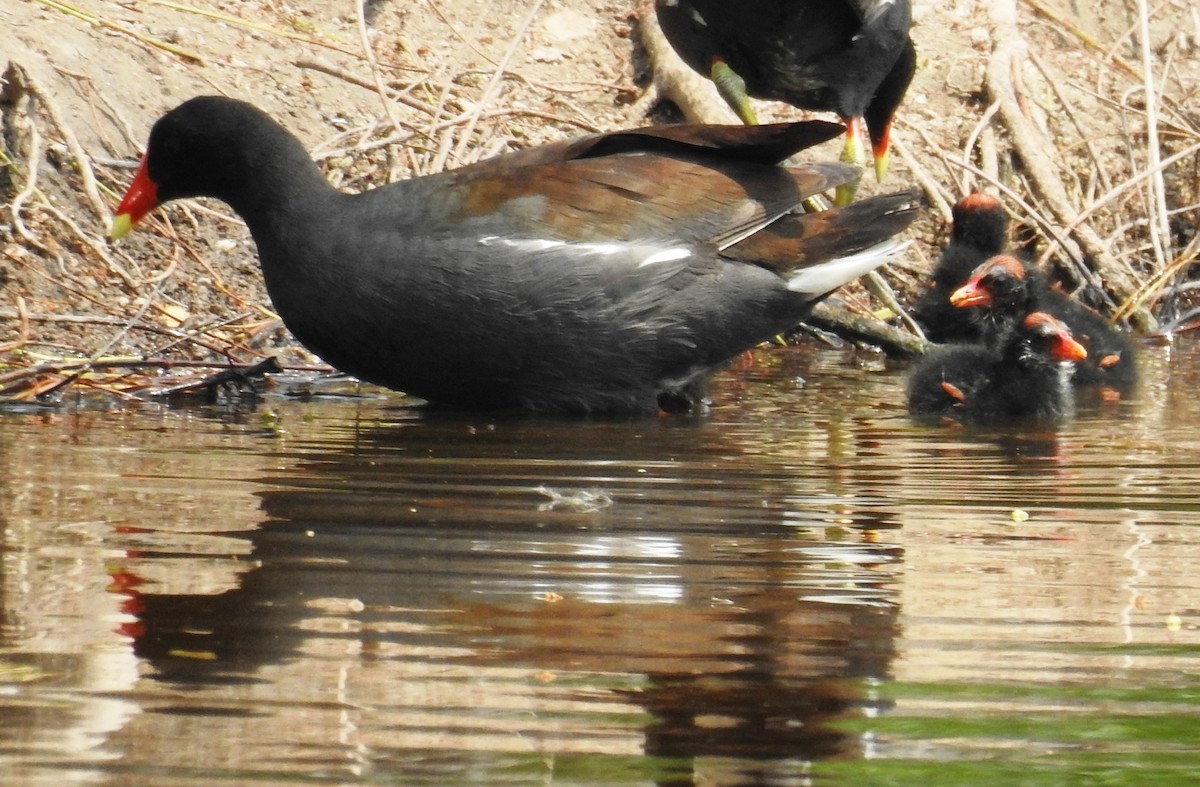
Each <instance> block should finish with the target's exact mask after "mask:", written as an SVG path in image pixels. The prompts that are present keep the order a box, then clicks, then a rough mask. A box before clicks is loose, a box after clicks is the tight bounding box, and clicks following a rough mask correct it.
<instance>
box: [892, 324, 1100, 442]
mask: <svg viewBox="0 0 1200 787" xmlns="http://www.w3.org/2000/svg"><path fill="white" fill-rule="evenodd" d="M1086 355H1087V351H1086V350H1084V349H1083V347H1082V346H1081V345H1080V344H1079V343H1078V342H1076V341H1075V340H1074V339H1073V338H1071V332H1070V330H1069V329H1068V328H1067V326H1066V325H1064V324H1063V323H1062V322H1061V321H1059V320H1057V319H1055V318H1054V317H1052V316H1050V315H1049V314H1046V313H1045V312H1032V313H1029V314H1026V315H1024V316H1023V317H1022V318H1021V319H1020V320H1019V321H1018V322H1017V324H1016V325H1015V326H1013V328H1012V330H1011V331H1009V332H1008V334H1007V336H1006V337H1005V339H1004V341H1003V343H1002V344H1001V345H1000V346H999V347H995V348H993V347H987V346H985V345H982V344H951V345H946V346H944V347H940V348H938V349H936V350H934V351H933V352H931V353H930V354H928V355H926V356H925V357H923V358H922V359H921V360H920V361H919V362H917V364H916V365H915V366H914V367H913V370H912V373H911V375H910V377H909V382H908V407H909V410H910V411H911V412H913V413H914V414H917V415H922V416H939V417H941V416H949V417H952V418H955V419H957V420H961V421H968V422H975V423H978V422H997V421H1004V420H1008V419H1015V418H1042V419H1055V418H1061V417H1063V416H1066V415H1069V414H1070V412H1071V410H1072V407H1073V402H1074V399H1073V394H1072V390H1071V383H1070V375H1071V371H1072V367H1071V365H1070V364H1068V363H1066V362H1074V361H1080V360H1083V359H1084V358H1085V357H1086Z"/></svg>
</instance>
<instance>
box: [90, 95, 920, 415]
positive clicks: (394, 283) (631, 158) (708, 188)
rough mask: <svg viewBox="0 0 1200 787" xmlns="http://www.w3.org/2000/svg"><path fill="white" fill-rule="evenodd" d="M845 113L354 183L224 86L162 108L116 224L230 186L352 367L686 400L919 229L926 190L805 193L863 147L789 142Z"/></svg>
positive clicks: (491, 393) (555, 400) (288, 304)
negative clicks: (344, 184)
mask: <svg viewBox="0 0 1200 787" xmlns="http://www.w3.org/2000/svg"><path fill="white" fill-rule="evenodd" d="M840 131H841V127H840V126H836V125H833V124H827V123H817V124H814V123H812V122H809V123H788V124H778V125H774V126H757V127H751V126H711V127H710V126H678V127H663V128H651V129H643V130H639V131H628V132H615V133H611V134H599V135H593V136H590V137H585V138H583V139H580V140H575V141H571V142H565V143H560V144H556V145H547V146H544V147H540V148H534V149H530V150H527V151H521V152H518V153H514V154H511V155H509V156H502V157H500V158H497V159H493V160H490V161H484V162H481V163H479V164H475V165H472V166H469V167H464V168H462V169H459V170H455V171H451V172H445V173H441V174H438V175H432V176H428V177H423V178H416V179H413V180H408V181H402V182H398V183H392V184H389V185H386V186H383V187H380V188H377V189H374V190H371V191H367V192H364V193H362V194H355V195H350V194H343V193H341V192H339V191H337V190H335V189H334V188H332V187H331V186H330V185H329V184H328V183H327V182H326V180H325V179H324V177H323V176H322V174H321V172H320V170H318V169H317V167H316V165H315V164H314V163H313V162H312V160H311V159H310V158H309V156H308V154H307V153H306V152H305V150H304V148H303V146H302V145H301V144H300V142H299V140H297V139H296V138H295V137H294V136H292V135H291V134H290V133H288V132H287V131H286V130H284V129H283V127H281V126H280V125H279V124H277V123H275V122H274V121H273V120H271V119H270V118H269V117H267V116H266V115H265V114H263V113H262V112H260V111H259V110H257V109H256V108H254V107H253V106H251V105H249V104H246V103H243V102H240V101H234V100H231V99H226V98H220V97H201V98H196V99H192V100H190V101H187V102H185V103H184V104H182V105H180V106H179V107H177V108H175V109H173V110H171V111H170V112H168V113H167V114H166V115H164V116H163V117H162V118H160V119H159V120H158V121H157V122H156V123H155V125H154V128H153V130H152V131H151V133H150V141H149V144H148V146H147V151H146V155H145V157H144V159H143V160H142V165H141V167H140V168H139V170H138V173H137V174H136V175H135V177H134V182H133V184H132V185H131V186H130V188H129V191H128V192H127V193H126V195H125V198H124V200H123V201H122V203H121V206H120V208H119V210H118V218H117V220H116V222H114V225H113V231H112V235H113V237H114V238H115V237H119V236H120V235H122V234H124V232H126V231H127V230H128V229H129V227H130V226H132V224H133V223H134V222H136V221H137V220H138V219H139V218H141V217H142V216H143V215H144V214H145V213H146V212H148V211H149V210H150V209H152V208H153V207H155V206H156V205H158V204H160V203H163V202H167V201H169V200H173V199H178V198H181V197H194V196H211V197H216V198H217V199H221V200H223V201H225V202H227V203H228V204H229V205H230V206H231V207H232V208H233V210H234V211H236V212H237V213H238V215H240V216H241V217H242V218H243V219H244V220H245V221H246V224H247V225H248V227H249V229H250V232H251V234H252V235H253V237H254V240H255V243H256V244H257V246H258V253H259V257H260V260H261V263H262V268H263V274H264V277H265V279H266V284H267V291H268V293H269V294H270V296H271V300H272V303H273V304H274V306H275V308H276V309H277V310H278V312H279V314H280V316H281V317H282V318H283V321H284V323H285V324H286V325H287V327H288V328H289V329H290V330H291V331H292V333H293V334H294V335H295V336H296V338H297V339H299V340H300V342H302V343H303V344H304V345H305V346H306V347H308V348H309V349H310V350H312V351H313V352H315V353H316V354H317V355H319V356H321V357H322V358H324V359H325V360H326V361H327V362H329V363H330V364H332V365H333V366H335V367H337V368H338V369H341V370H342V371H345V372H348V373H350V374H353V375H356V376H358V377H360V378H362V379H364V380H367V381H370V382H375V383H379V384H381V385H384V386H388V387H390V388H395V389H398V390H402V391H405V392H408V393H410V394H413V395H415V396H418V397H420V398H423V399H426V400H429V401H432V402H437V403H443V404H449V405H454V406H459V407H467V408H476V409H478V408H488V409H491V408H506V407H522V408H528V409H535V410H551V411H634V412H655V411H657V410H658V409H659V408H663V409H670V410H682V409H687V408H689V407H692V406H695V405H696V404H697V403H699V402H700V401H701V400H702V397H703V396H704V391H705V386H706V383H707V380H708V378H709V375H710V374H711V373H712V372H713V370H714V369H716V368H718V367H720V366H721V365H722V364H724V363H725V362H727V361H728V360H729V359H731V358H732V357H734V356H736V355H737V354H738V353H740V352H742V351H743V350H745V349H747V348H749V347H751V346H753V345H754V344H756V343H758V342H760V341H764V340H766V339H769V338H770V337H772V336H775V335H776V334H778V333H780V332H782V331H785V330H787V329H789V328H791V327H793V326H794V325H795V324H796V323H797V322H799V321H800V320H801V319H802V318H803V317H804V316H805V315H806V314H807V313H808V311H809V309H810V308H811V306H812V304H813V303H814V302H815V301H817V300H819V299H820V298H821V297H823V296H824V295H825V294H827V293H828V292H830V291H831V290H833V289H835V288H836V287H838V286H840V285H841V284H843V283H845V282H846V281H849V280H851V279H854V278H856V277H857V276H859V275H861V274H862V273H864V272H865V271H867V270H871V269H873V268H874V267H876V266H878V265H879V264H882V263H883V262H885V261H886V260H887V259H888V258H889V257H890V256H891V255H892V254H894V253H895V252H896V251H897V250H898V249H899V248H900V247H901V246H902V245H903V244H901V243H899V242H898V241H895V240H889V239H890V238H892V236H893V235H895V234H896V233H897V232H899V231H900V230H902V229H903V228H904V227H906V226H907V225H908V224H909V223H910V222H911V220H912V218H913V216H914V214H915V209H916V207H915V199H914V197H913V195H912V194H899V195H888V196H882V197H877V198H872V199H869V200H863V201H861V202H858V203H855V204H854V205H852V206H849V207H847V208H843V209H840V210H831V211H824V212H821V213H814V214H807V215H806V214H803V213H793V211H795V210H797V209H798V208H799V206H800V205H801V202H802V201H803V200H804V199H806V198H807V197H808V196H810V195H812V194H814V193H817V192H822V191H824V190H826V189H829V188H833V187H836V186H838V185H840V184H842V183H845V182H848V181H849V180H850V179H852V178H854V177H855V175H856V172H857V170H856V168H853V167H847V166H845V165H842V164H835V163H821V164H810V165H806V166H801V167H795V168H784V167H781V166H778V165H777V162H779V161H781V160H782V159H784V158H786V157H787V156H790V155H792V154H793V153H794V152H796V151H797V150H798V149H801V148H803V147H806V146H808V145H811V144H815V143H816V142H820V141H824V140H827V139H830V138H832V137H833V136H836V135H837V134H838V133H839V132H840Z"/></svg>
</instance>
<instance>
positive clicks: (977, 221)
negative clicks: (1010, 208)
mask: <svg viewBox="0 0 1200 787" xmlns="http://www.w3.org/2000/svg"><path fill="white" fill-rule="evenodd" d="M952 219H953V222H952V224H951V229H950V242H949V243H948V244H946V248H945V249H944V250H943V251H942V255H941V257H939V258H938V262H937V265H935V266H934V268H933V280H932V282H931V283H930V286H929V289H928V290H926V291H925V292H924V293H922V295H921V297H920V298H919V299H917V302H916V303H915V304H914V305H913V309H912V315H913V318H914V319H915V320H916V321H917V322H918V323H920V324H921V328H922V329H923V330H924V331H925V338H927V339H929V340H930V341H933V342H970V341H976V340H978V339H979V338H980V330H979V325H978V321H977V320H976V319H974V318H973V317H972V315H971V314H969V313H967V312H964V311H963V310H962V309H958V308H955V307H954V305H953V304H951V303H950V294H951V293H953V292H954V291H955V290H957V289H958V288H959V287H961V286H962V285H963V284H965V283H966V281H967V279H969V278H971V273H972V272H973V271H974V270H975V269H976V268H977V267H979V266H980V265H981V264H983V262H984V261H986V260H987V259H988V258H990V257H993V256H995V255H997V254H1000V253H1001V252H1003V251H1004V250H1005V249H1006V248H1007V247H1008V214H1006V213H1005V212H1004V206H1003V205H1001V204H1000V200H998V199H996V198H995V197H993V196H991V195H988V194H983V193H981V192H976V193H974V194H968V195H967V196H965V197H963V198H962V199H960V200H959V201H958V202H957V203H955V205H954V208H953V211H952Z"/></svg>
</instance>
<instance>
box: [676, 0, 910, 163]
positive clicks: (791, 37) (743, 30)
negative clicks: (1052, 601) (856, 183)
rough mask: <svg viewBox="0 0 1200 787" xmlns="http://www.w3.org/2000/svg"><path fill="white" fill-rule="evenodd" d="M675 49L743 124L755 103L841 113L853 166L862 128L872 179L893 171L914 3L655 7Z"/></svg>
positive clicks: (696, 0) (683, 0) (705, 1)
mask: <svg viewBox="0 0 1200 787" xmlns="http://www.w3.org/2000/svg"><path fill="white" fill-rule="evenodd" d="M656 7H657V10H658V21H659V24H660V25H661V26H662V30H663V33H664V34H665V35H666V37H667V40H668V41H670V42H671V46H673V47H674V48H675V51H677V52H678V53H679V55H680V57H682V58H683V60H684V61H685V62H686V63H687V64H688V65H689V66H691V67H692V68H693V69H695V70H696V71H698V72H700V73H701V74H704V75H705V76H708V77H710V78H711V79H712V80H713V81H714V82H716V84H717V87H718V89H719V90H720V92H721V95H722V97H724V99H725V100H726V101H727V102H728V103H729V105H730V106H731V107H733V109H734V111H736V112H737V113H738V116H739V117H741V118H742V120H743V121H744V122H746V123H755V122H757V121H756V118H755V114H754V110H753V108H752V107H751V106H750V102H749V100H748V98H747V97H748V96H753V97H755V98H766V99H773V100H776V101H785V102H787V103H789V104H793V105H795V106H797V107H800V108H802V109H810V110H818V111H833V112H837V113H838V114H839V115H840V116H841V117H842V120H843V121H844V122H845V123H846V128H847V132H846V133H847V140H846V143H847V144H846V149H847V155H846V157H845V158H846V159H847V160H852V161H860V160H861V159H862V156H861V154H860V151H861V149H862V136H863V134H862V124H863V123H864V122H865V125H866V130H867V133H868V134H869V136H870V139H871V148H872V150H873V152H874V154H875V174H876V176H877V177H878V178H880V179H882V178H883V176H884V174H885V173H886V172H887V165H888V148H889V145H888V137H889V135H890V133H891V127H892V118H893V116H894V115H895V114H896V108H897V107H899V106H900V102H901V100H902V99H903V98H904V94H905V92H906V91H907V90H908V85H909V82H911V81H912V77H913V73H914V72H915V71H916V63H917V55H916V51H915V50H914V49H913V44H912V39H911V38H909V28H910V27H911V26H912V7H911V3H910V2H909V0H738V1H737V2H733V0H656Z"/></svg>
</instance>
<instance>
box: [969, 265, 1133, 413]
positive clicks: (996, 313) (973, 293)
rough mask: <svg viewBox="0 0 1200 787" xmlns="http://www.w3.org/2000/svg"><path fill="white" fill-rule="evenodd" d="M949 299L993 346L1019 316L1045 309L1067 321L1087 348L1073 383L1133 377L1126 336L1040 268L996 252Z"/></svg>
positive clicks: (1111, 384) (1123, 382) (1118, 386)
mask: <svg viewBox="0 0 1200 787" xmlns="http://www.w3.org/2000/svg"><path fill="white" fill-rule="evenodd" d="M950 302H951V304H952V305H953V306H954V307H955V308H960V309H964V313H967V314H970V315H971V316H973V317H974V319H975V321H976V324H977V325H978V326H979V331H980V334H981V336H982V338H983V340H984V341H985V342H987V343H990V344H992V345H997V344H999V343H1000V342H1001V341H1003V337H1004V336H1005V335H1006V334H1007V332H1008V331H1010V330H1011V329H1012V326H1013V325H1015V324H1016V322H1017V321H1018V320H1020V319H1021V315H1024V314H1027V313H1028V312H1030V311H1034V310H1040V311H1045V312H1048V313H1050V314H1052V315H1054V316H1055V317H1057V318H1058V319H1059V320H1061V321H1062V322H1064V323H1066V325H1067V327H1069V328H1070V329H1071V335H1072V336H1074V337H1075V339H1076V340H1077V341H1078V342H1079V343H1080V344H1082V345H1083V346H1084V347H1085V348H1086V349H1087V353H1088V356H1087V360H1086V361H1084V362H1082V363H1080V364H1079V365H1078V367H1077V368H1076V371H1075V376H1074V377H1073V378H1072V379H1073V380H1074V382H1075V384H1076V385H1081V386H1104V387H1107V388H1112V389H1114V390H1115V391H1117V392H1120V391H1123V390H1127V389H1128V388H1130V387H1131V386H1132V385H1133V384H1134V383H1135V382H1136V378H1137V361H1136V358H1135V355H1134V350H1133V344H1132V343H1131V342H1130V341H1129V338H1128V337H1127V336H1126V335H1125V334H1124V333H1122V332H1121V331H1119V330H1117V329H1116V328H1114V327H1113V326H1112V325H1111V324H1109V323H1108V322H1107V321H1106V320H1105V319H1104V318H1103V317H1101V316H1100V315H1098V314H1096V313H1095V312H1094V311H1092V310H1091V309H1089V308H1087V307H1086V306H1084V305H1083V304H1081V303H1079V302H1078V301H1076V300H1074V299H1073V298H1069V297H1067V296H1066V295H1063V294H1062V293H1060V292H1056V291H1055V290H1054V289H1052V288H1051V287H1050V286H1049V284H1048V283H1047V281H1046V278H1045V276H1043V275H1042V274H1041V272H1039V271H1038V270H1036V269H1034V268H1032V267H1029V266H1027V265H1025V264H1024V263H1022V262H1021V261H1020V260H1018V259H1016V258H1015V257H1011V256H1009V255H998V256H996V257H992V258H991V259H989V260H987V261H985V262H984V263H983V264H981V265H980V266H979V267H978V268H976V269H975V270H974V271H973V272H972V273H971V275H970V277H968V279H967V281H966V282H964V283H963V285H962V286H961V287H960V288H958V289H957V290H956V291H955V292H953V293H952V294H951V296H950ZM968 307H970V308H968Z"/></svg>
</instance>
